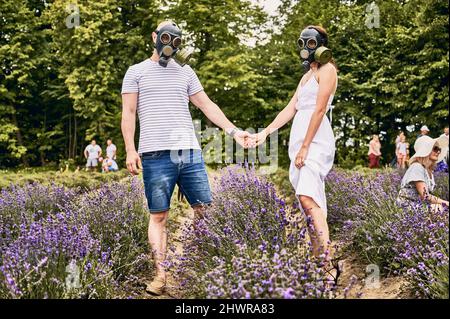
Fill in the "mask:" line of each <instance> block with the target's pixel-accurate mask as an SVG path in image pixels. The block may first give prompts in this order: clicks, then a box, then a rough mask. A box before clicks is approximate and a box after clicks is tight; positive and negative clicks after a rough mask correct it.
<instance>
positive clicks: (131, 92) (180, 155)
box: [122, 21, 250, 295]
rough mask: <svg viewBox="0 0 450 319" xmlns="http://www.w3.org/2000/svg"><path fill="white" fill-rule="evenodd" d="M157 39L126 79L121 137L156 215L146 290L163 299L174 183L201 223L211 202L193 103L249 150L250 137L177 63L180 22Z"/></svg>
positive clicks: (160, 30)
mask: <svg viewBox="0 0 450 319" xmlns="http://www.w3.org/2000/svg"><path fill="white" fill-rule="evenodd" d="M152 38H153V42H154V43H155V49H154V51H153V55H152V56H151V57H150V58H149V59H146V60H145V61H143V62H141V63H138V64H135V65H133V66H131V67H130V68H129V69H128V71H127V73H126V74H125V77H124V79H123V84H122V101H123V111H122V134H123V137H124V141H125V148H126V152H127V158H126V164H127V168H128V170H129V171H130V172H131V173H132V174H138V172H139V169H140V168H141V167H142V166H143V178H144V185H145V195H146V198H147V202H148V207H149V210H150V213H151V214H150V222H149V226H148V236H149V243H150V245H151V247H152V249H153V253H154V259H155V267H156V276H155V278H154V280H153V281H152V282H151V283H150V284H147V288H146V290H147V292H149V293H151V294H155V295H161V294H162V293H163V291H164V289H165V285H166V273H165V270H164V268H163V267H162V263H163V262H164V260H165V254H166V246H167V234H166V222H167V217H168V212H169V208H170V199H171V196H172V193H173V190H174V187H175V184H178V185H179V189H180V190H181V191H182V193H183V194H184V195H185V197H186V199H187V200H188V201H189V204H190V205H191V206H192V207H193V209H194V213H195V216H196V218H199V217H201V215H202V211H203V209H204V205H206V204H208V203H210V202H211V192H210V188H209V182H208V176H207V174H206V170H205V165H204V161H203V158H202V154H201V149H200V146H199V143H198V141H197V138H196V135H195V131H194V126H193V123H192V117H191V114H190V112H189V107H188V103H189V101H191V102H192V104H194V105H195V106H196V107H198V108H199V109H200V110H201V111H202V112H203V113H204V114H205V115H206V117H208V118H209V119H210V120H211V122H213V123H214V124H216V125H217V126H219V127H220V128H222V129H224V130H225V131H226V133H227V134H229V135H231V136H233V137H234V139H235V140H236V141H237V142H238V143H239V144H240V145H242V146H244V147H246V146H247V141H246V139H247V138H248V137H249V136H250V134H249V133H247V132H243V131H240V130H238V129H237V128H236V127H235V125H233V123H231V122H230V121H229V120H228V119H227V118H226V116H225V115H224V113H223V112H222V111H221V110H220V108H219V107H218V106H217V105H216V104H215V103H214V102H212V101H211V100H210V99H209V97H208V96H207V95H206V93H205V92H204V91H203V87H202V85H201V84H200V81H199V80H198V77H197V75H196V74H195V72H194V71H193V70H192V69H191V67H190V66H189V65H184V66H182V65H181V63H179V62H177V61H175V60H174V57H175V54H176V53H177V52H179V50H180V45H181V39H182V34H181V30H180V29H179V28H178V26H177V25H176V24H175V23H173V22H170V21H164V22H162V23H160V24H159V25H158V27H157V29H156V30H155V32H153V33H152ZM136 111H137V113H138V117H139V123H140V136H139V150H138V151H139V152H137V151H136V149H135V144H134V132H135V121H136ZM139 154H141V155H142V162H141V157H140V156H139Z"/></svg>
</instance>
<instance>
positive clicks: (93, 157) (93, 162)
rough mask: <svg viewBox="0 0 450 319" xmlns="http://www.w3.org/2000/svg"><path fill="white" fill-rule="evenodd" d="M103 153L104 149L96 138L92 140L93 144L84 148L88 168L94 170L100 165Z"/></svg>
mask: <svg viewBox="0 0 450 319" xmlns="http://www.w3.org/2000/svg"><path fill="white" fill-rule="evenodd" d="M101 155H102V149H101V147H100V146H98V145H97V142H96V141H95V140H92V141H91V144H89V145H88V146H86V148H85V149H84V157H85V158H86V159H87V162H86V170H89V169H91V170H92V171H94V170H95V168H96V167H97V166H98V158H99V157H100V156H101Z"/></svg>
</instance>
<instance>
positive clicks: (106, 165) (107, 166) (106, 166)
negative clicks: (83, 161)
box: [102, 156, 119, 173]
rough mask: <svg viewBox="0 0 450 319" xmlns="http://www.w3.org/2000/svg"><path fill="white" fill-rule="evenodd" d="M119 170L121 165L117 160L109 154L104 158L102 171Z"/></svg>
mask: <svg viewBox="0 0 450 319" xmlns="http://www.w3.org/2000/svg"><path fill="white" fill-rule="evenodd" d="M118 170H119V165H117V162H116V161H115V160H113V159H111V158H109V157H108V156H107V157H105V159H103V162H102V171H103V172H105V173H107V172H117V171H118Z"/></svg>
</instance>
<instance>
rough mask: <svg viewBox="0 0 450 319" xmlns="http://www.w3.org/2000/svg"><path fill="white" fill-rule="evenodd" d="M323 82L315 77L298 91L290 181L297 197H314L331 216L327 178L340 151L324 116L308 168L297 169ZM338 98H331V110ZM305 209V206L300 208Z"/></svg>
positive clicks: (290, 142) (328, 105)
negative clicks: (298, 158) (297, 157)
mask: <svg viewBox="0 0 450 319" xmlns="http://www.w3.org/2000/svg"><path fill="white" fill-rule="evenodd" d="M318 91H319V83H318V82H317V79H316V77H315V75H312V76H311V78H310V79H309V80H308V81H307V82H306V83H305V84H304V85H303V86H302V87H300V88H299V90H298V101H297V105H296V109H297V113H296V114H295V117H294V122H293V124H292V128H291V134H290V137H289V158H290V159H291V166H290V168H289V180H290V181H291V183H292V186H293V187H294V189H295V194H296V195H297V196H298V195H305V196H309V197H311V198H312V199H313V200H314V201H315V202H316V204H317V205H318V206H319V207H320V208H321V209H322V210H323V211H324V212H325V217H326V215H327V200H326V197H325V177H326V176H327V174H328V172H329V171H330V170H331V168H332V167H333V162H334V153H335V150H336V145H335V139H334V134H333V130H332V128H331V124H330V121H329V120H328V117H327V116H324V117H323V119H322V123H321V124H320V126H319V129H318V130H317V132H316V135H315V136H314V138H313V140H312V143H311V145H310V147H309V151H308V155H307V156H306V160H305V162H304V164H305V165H304V166H303V167H302V168H300V169H298V168H297V167H296V166H295V157H296V156H297V153H298V151H299V150H300V148H301V146H302V144H303V140H304V138H305V136H306V132H307V131H308V126H309V122H310V120H311V116H312V114H313V112H314V110H315V108H316V101H317V93H318ZM333 97H334V95H331V96H330V99H329V100H328V104H327V111H328V110H329V109H330V107H331V102H332V101H333ZM300 207H301V205H300Z"/></svg>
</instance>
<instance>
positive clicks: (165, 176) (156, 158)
mask: <svg viewBox="0 0 450 319" xmlns="http://www.w3.org/2000/svg"><path fill="white" fill-rule="evenodd" d="M142 168H143V179H144V186H145V196H146V198H147V203H148V208H149V210H150V220H149V225H148V240H149V243H150V246H151V248H152V251H153V258H154V261H155V268H156V276H155V278H154V279H153V281H152V282H151V283H149V284H148V285H147V289H146V290H147V292H149V293H152V294H155V295H161V294H162V293H163V291H164V289H165V284H166V272H165V269H164V266H163V263H164V261H165V258H166V250H167V230H166V224H167V218H168V213H169V209H170V199H171V197H172V193H173V190H174V187H175V184H176V180H177V178H178V166H177V163H174V162H173V161H172V160H171V158H170V152H169V151H156V152H150V153H146V154H144V155H143V156H142Z"/></svg>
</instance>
